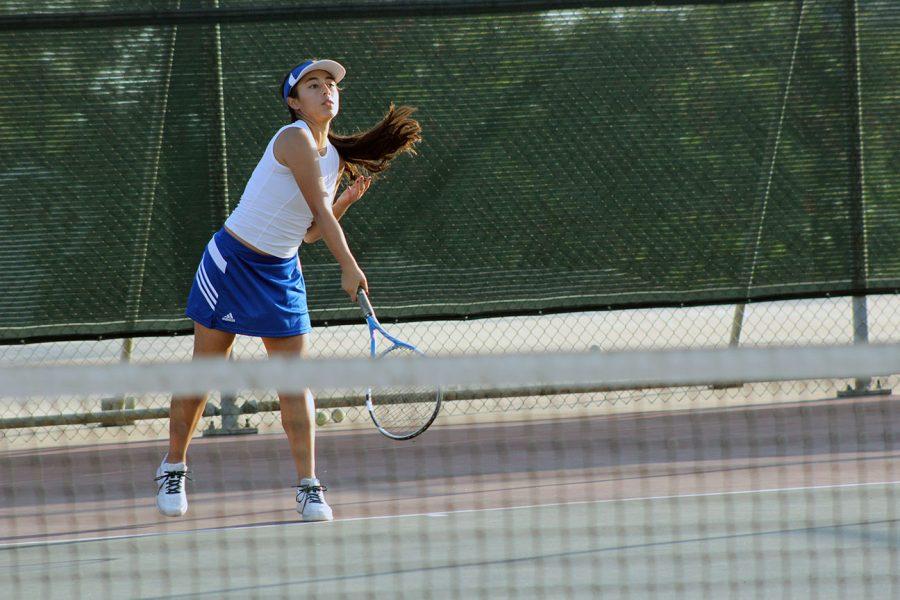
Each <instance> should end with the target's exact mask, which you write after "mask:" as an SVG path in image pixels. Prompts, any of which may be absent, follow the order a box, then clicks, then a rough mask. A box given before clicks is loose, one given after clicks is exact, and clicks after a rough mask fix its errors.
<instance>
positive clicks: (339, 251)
mask: <svg viewBox="0 0 900 600" xmlns="http://www.w3.org/2000/svg"><path fill="white" fill-rule="evenodd" d="M316 221H317V222H318V223H317V225H318V227H319V231H320V232H321V236H322V238H323V239H324V240H325V245H326V246H328V250H330V251H331V254H332V255H334V258H335V260H337V262H338V264H339V265H340V266H341V269H347V268H359V266H358V265H357V264H356V259H355V258H353V254H352V253H351V252H350V247H349V246H348V245H347V238H346V237H344V230H343V229H341V226H340V225H339V224H338V220H337V218H336V217H335V215H333V214H331V213H330V212H329V213H325V214H321V215H318V216H317V218H316Z"/></svg>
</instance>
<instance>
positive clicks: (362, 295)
mask: <svg viewBox="0 0 900 600" xmlns="http://www.w3.org/2000/svg"><path fill="white" fill-rule="evenodd" d="M357 301H358V302H359V307H360V308H361V309H362V311H363V315H365V317H366V323H368V325H369V354H370V356H371V357H372V358H373V359H375V360H391V359H396V358H403V357H410V356H424V353H423V352H421V351H420V350H419V349H418V348H416V347H415V346H413V345H412V344H410V343H407V342H404V341H402V340H399V339H397V338H395V337H394V336H392V335H391V334H389V333H388V332H387V331H385V329H384V327H382V326H381V323H379V322H378V318H377V317H376V316H375V311H374V310H373V309H372V304H371V303H369V298H368V297H367V296H366V292H365V291H363V290H362V289H360V290H359V291H357ZM376 333H378V334H379V335H380V336H381V337H383V338H384V339H385V340H386V341H388V342H390V343H391V346H390V347H389V348H387V349H386V350H382V351H381V352H378V351H377V346H378V343H377V341H376V339H375V334H376ZM441 397H442V394H441V390H440V388H435V387H427V386H425V387H412V388H391V389H387V390H379V391H378V392H377V393H373V391H372V389H371V388H370V389H368V390H366V408H367V409H368V411H369V416H370V417H372V422H373V423H375V427H377V428H378V431H380V432H381V433H383V434H384V435H386V436H387V437H389V438H391V439H394V440H408V439H412V438H414V437H416V436H417V435H419V434H420V433H422V432H424V431H425V430H426V429H428V427H429V426H430V425H431V424H432V423H433V422H434V419H435V417H437V415H438V412H439V411H440V410H441Z"/></svg>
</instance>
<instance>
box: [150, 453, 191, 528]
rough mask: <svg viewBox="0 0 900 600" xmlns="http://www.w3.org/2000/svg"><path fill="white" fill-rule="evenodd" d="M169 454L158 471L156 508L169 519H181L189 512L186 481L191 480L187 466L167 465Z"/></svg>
mask: <svg viewBox="0 0 900 600" xmlns="http://www.w3.org/2000/svg"><path fill="white" fill-rule="evenodd" d="M168 457H169V455H168V454H167V455H166V456H164V457H163V460H162V463H161V464H160V465H159V468H158V469H156V479H155V480H154V481H156V483H157V484H158V485H159V488H158V489H157V490H156V508H158V509H159V512H160V513H162V514H163V515H165V516H167V517H180V516H181V515H183V514H184V513H186V512H187V507H188V503H187V492H185V489H184V480H185V479H190V477H189V476H188V470H187V465H186V464H185V463H183V462H181V463H167V462H166V459H167V458H168Z"/></svg>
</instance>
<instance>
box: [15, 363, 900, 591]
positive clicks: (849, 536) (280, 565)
mask: <svg viewBox="0 0 900 600" xmlns="http://www.w3.org/2000/svg"><path fill="white" fill-rule="evenodd" d="M898 365H900V345H882V346H875V345H873V346H854V347H812V348H756V349H727V350H667V351H645V352H644V351H642V352H617V353H603V352H591V353H583V354H581V353H580V354H541V355H501V356H498V355H494V356H459V357H441V358H432V359H411V360H408V361H394V362H393V363H391V364H388V362H385V363H384V364H379V363H378V362H377V361H368V360H363V359H353V358H348V359H342V360H336V359H328V360H324V359H323V360H311V361H305V362H294V361H280V360H271V361H264V362H252V361H237V362H203V361H197V362H194V363H191V364H168V365H165V364H147V365H127V364H121V365H108V366H97V365H88V366H77V365H59V366H54V367H40V368H37V367H36V368H33V369H28V368H15V369H12V368H5V369H0V389H2V390H3V392H2V395H3V398H2V400H0V401H2V402H4V403H7V404H14V403H18V404H40V405H45V406H53V404H54V402H57V401H62V400H65V402H67V403H70V402H71V401H72V399H73V398H75V399H77V400H78V401H79V402H84V403H85V404H86V405H89V404H99V403H100V402H102V401H104V400H105V401H109V399H110V398H123V397H126V396H130V397H131V398H132V399H136V400H137V402H136V404H135V408H122V409H118V410H112V411H103V412H101V413H100V416H101V417H103V418H105V419H106V421H105V422H102V421H101V422H100V423H96V424H94V425H85V424H84V423H87V422H89V420H83V421H82V422H80V423H81V424H79V423H77V422H72V423H69V424H68V425H67V426H70V427H82V428H85V427H87V428H90V427H95V428H98V427H103V426H104V425H109V424H111V423H118V424H119V425H120V427H119V429H120V431H121V432H122V434H121V436H120V440H118V441H116V442H115V443H112V442H110V441H109V438H108V437H104V438H103V443H88V442H86V441H85V440H84V439H81V441H80V443H78V444H69V445H59V444H57V445H52V444H47V443H41V442H40V440H39V439H38V438H35V437H17V436H20V433H18V432H19V430H16V432H12V431H10V432H8V433H7V434H6V435H5V436H4V437H3V438H2V443H0V490H2V497H3V502H2V508H0V522H2V527H0V589H3V590H8V591H10V592H11V594H9V595H11V596H12V597H41V598H50V597H60V598H68V597H82V596H84V597H88V596H89V597H109V598H121V597H142V598H143V597H193V596H197V597H288V596H295V595H297V594H303V595H310V596H312V597H317V598H319V597H348V598H349V597H354V598H355V597H373V598H380V597H390V598H396V597H409V598H460V597H467V598H523V597H539V598H568V597H573V598H574V597H579V598H580V597H585V598H588V597H592V598H593V597H604V598H646V597H654V598H669V597H741V598H743V597H762V596H768V595H774V594H777V595H778V596H779V597H785V596H789V597H804V598H805V597H821V598H828V597H835V598H838V597H840V598H848V597H853V598H863V597H873V598H874V597H878V598H883V597H896V596H897V591H898V587H900V582H898V579H900V575H898V570H897V566H898V558H900V557H898V545H900V531H898V528H897V526H896V510H897V509H896V508H895V507H896V506H897V499H898V497H900V479H898V474H897V473H896V472H895V467H894V464H895V462H896V460H895V459H896V454H897V442H896V441H895V437H896V436H895V433H894V432H895V431H897V430H898V428H900V411H898V409H897V408H896V398H894V397H893V396H891V395H890V389H891V387H893V386H896V385H897V383H898V381H897V379H896V374H897V373H898V372H900V366H898ZM421 385H428V386H440V388H441V389H442V390H443V397H444V402H445V406H444V408H443V411H442V414H441V416H440V417H439V418H438V421H437V422H436V423H435V425H433V426H432V427H431V429H429V430H428V431H426V432H425V433H424V434H423V435H421V436H419V437H417V438H415V439H413V440H409V441H403V442H398V441H394V440H390V439H387V438H385V437H383V436H381V435H380V434H379V433H378V432H377V431H376V430H375V428H373V427H372V426H371V423H369V422H367V419H368V417H367V412H366V408H365V407H364V406H363V400H362V399H363V397H364V395H365V394H364V391H363V390H365V389H366V388H367V387H369V386H371V387H373V388H374V389H375V390H378V392H379V396H378V397H379V398H385V397H387V398H390V397H392V393H393V394H394V396H397V394H396V390H398V389H400V388H402V387H404V386H421ZM305 386H311V387H312V388H313V389H314V391H315V395H316V397H317V408H318V410H319V412H320V413H321V414H320V416H321V417H322V418H321V421H320V426H319V428H318V435H317V438H316V456H317V463H316V472H317V475H318V477H319V479H320V480H321V483H322V484H324V485H325V486H327V490H326V491H325V492H324V496H325V498H326V500H327V502H328V503H329V504H330V505H331V507H332V508H333V510H334V515H335V520H334V521H333V522H325V523H300V522H299V516H298V514H297V512H296V503H295V494H296V490H295V489H294V488H293V486H295V485H296V484H298V483H299V481H298V474H297V472H296V471H295V468H294V463H293V461H292V456H291V452H290V448H289V444H288V441H287V440H286V438H285V435H284V434H283V433H282V432H280V431H279V429H278V428H271V429H265V428H262V427H260V426H259V425H260V422H259V421H257V420H256V419H257V418H258V415H259V413H260V412H263V411H276V410H277V409H278V404H277V402H276V399H275V396H274V395H273V394H271V393H269V394H268V395H263V394H262V393H261V392H259V390H272V389H277V390H280V391H282V392H299V391H301V390H302V389H304V387H305ZM209 389H215V390H218V395H216V396H214V397H213V398H212V399H211V401H210V403H209V404H208V408H207V411H206V413H205V415H206V416H204V418H203V420H202V422H201V425H200V427H199V428H198V433H199V432H203V433H217V434H229V433H230V434H235V435H230V436H221V435H204V436H202V437H198V438H196V439H195V440H194V441H193V442H192V444H191V446H190V451H189V454H188V469H189V474H190V476H191V478H192V479H191V480H190V481H188V482H187V493H188V499H189V508H188V511H187V513H186V514H185V515H184V516H182V517H180V518H168V517H164V516H162V515H160V514H159V513H158V512H157V508H156V506H155V497H156V493H157V490H158V488H157V485H158V484H157V483H156V482H154V478H155V477H156V469H157V466H158V465H159V464H160V461H161V460H162V458H163V455H164V454H165V452H166V450H167V448H168V444H167V442H166V441H165V440H161V439H158V436H147V435H140V434H139V430H137V429H136V428H135V427H134V425H121V424H122V423H135V422H138V421H140V420H141V419H159V418H160V417H164V416H165V413H166V412H167V410H166V408H165V407H160V406H155V407H152V408H143V407H142V406H141V402H140V399H141V398H142V397H143V396H144V395H150V394H152V395H153V397H154V398H156V397H158V394H159V393H160V392H168V393H176V394H189V393H197V392H202V391H204V390H209ZM812 389H815V390H819V393H817V394H808V393H806V392H805V391H804V390H807V391H808V390H812ZM248 390H255V391H256V392H254V393H253V394H251V393H250V392H248ZM673 390H680V394H679V395H678V398H679V400H678V401H677V402H664V401H659V400H658V399H659V398H662V397H664V393H669V394H671V392H672V391H673ZM839 391H840V392H841V393H838V392H839ZM626 399H627V400H626ZM510 407H516V408H517V409H518V410H509V408H510ZM141 411H158V412H157V413H154V414H149V413H146V414H142V413H141ZM33 425H34V426H38V425H39V424H38V423H35V424H33ZM238 433H254V434H255V435H236V434H238Z"/></svg>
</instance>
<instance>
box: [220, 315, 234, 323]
mask: <svg viewBox="0 0 900 600" xmlns="http://www.w3.org/2000/svg"><path fill="white" fill-rule="evenodd" d="M222 320H223V321H228V322H229V323H234V315H232V314H231V313H228V314H227V315H225V316H224V317H222Z"/></svg>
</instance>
